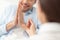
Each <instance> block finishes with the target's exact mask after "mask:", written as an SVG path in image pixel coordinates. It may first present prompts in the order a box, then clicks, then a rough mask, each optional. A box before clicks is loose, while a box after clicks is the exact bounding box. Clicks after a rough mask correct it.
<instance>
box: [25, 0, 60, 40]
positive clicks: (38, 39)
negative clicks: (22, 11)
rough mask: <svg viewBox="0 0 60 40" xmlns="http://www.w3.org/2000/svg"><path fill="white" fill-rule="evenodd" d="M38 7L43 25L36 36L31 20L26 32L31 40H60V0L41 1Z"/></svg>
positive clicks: (39, 17)
mask: <svg viewBox="0 0 60 40" xmlns="http://www.w3.org/2000/svg"><path fill="white" fill-rule="evenodd" d="M37 6H38V7H37V14H38V19H39V20H40V21H41V22H42V25H41V26H40V30H39V32H38V34H37V35H36V32H35V26H34V23H33V21H32V20H31V19H29V21H28V23H27V24H28V26H27V28H26V29H25V30H26V32H27V33H28V34H29V36H30V40H31V39H32V40H60V0H39V1H38V4H37ZM34 35H36V36H34ZM32 36H34V37H32Z"/></svg>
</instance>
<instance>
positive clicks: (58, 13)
mask: <svg viewBox="0 0 60 40" xmlns="http://www.w3.org/2000/svg"><path fill="white" fill-rule="evenodd" d="M39 3H40V6H41V9H42V11H43V12H44V13H45V14H46V17H47V19H48V21H49V22H59V23H60V0H39Z"/></svg>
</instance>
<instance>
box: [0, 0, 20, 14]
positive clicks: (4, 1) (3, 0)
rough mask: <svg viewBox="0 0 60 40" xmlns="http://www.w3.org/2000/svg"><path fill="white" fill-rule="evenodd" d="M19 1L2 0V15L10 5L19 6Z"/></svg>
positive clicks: (0, 9)
mask: <svg viewBox="0 0 60 40" xmlns="http://www.w3.org/2000/svg"><path fill="white" fill-rule="evenodd" d="M18 1H19V0H0V14H1V13H2V12H3V10H4V8H5V7H6V6H9V5H17V4H18Z"/></svg>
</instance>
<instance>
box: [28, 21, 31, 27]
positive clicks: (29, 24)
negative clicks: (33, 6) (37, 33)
mask: <svg viewBox="0 0 60 40" xmlns="http://www.w3.org/2000/svg"><path fill="white" fill-rule="evenodd" d="M30 26H31V23H30V20H28V22H27V27H28V28H30Z"/></svg>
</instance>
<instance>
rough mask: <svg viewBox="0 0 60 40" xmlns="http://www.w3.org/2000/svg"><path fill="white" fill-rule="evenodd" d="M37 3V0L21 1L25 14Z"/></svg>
mask: <svg viewBox="0 0 60 40" xmlns="http://www.w3.org/2000/svg"><path fill="white" fill-rule="evenodd" d="M35 1H36V0H21V1H20V2H21V5H22V8H23V12H26V11H28V10H30V9H31V8H32V7H33V5H34V3H35Z"/></svg>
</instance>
